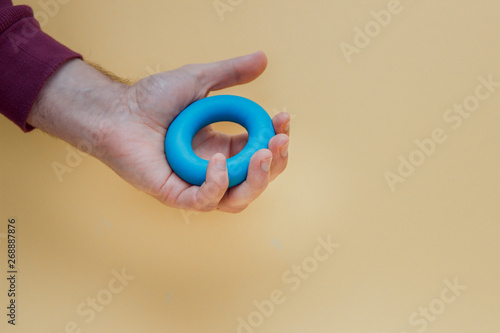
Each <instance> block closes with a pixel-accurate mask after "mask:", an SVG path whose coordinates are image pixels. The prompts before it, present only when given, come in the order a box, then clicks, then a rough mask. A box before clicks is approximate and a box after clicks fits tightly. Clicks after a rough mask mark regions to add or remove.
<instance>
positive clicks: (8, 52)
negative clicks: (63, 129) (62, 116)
mask: <svg viewBox="0 0 500 333" xmlns="http://www.w3.org/2000/svg"><path fill="white" fill-rule="evenodd" d="M0 58H1V61H0V73H1V74H0V75H1V80H0V112H1V113H2V114H4V115H5V116H6V117H7V118H9V119H10V120H12V121H13V122H14V123H15V124H16V125H18V126H19V127H20V128H21V129H22V130H23V131H24V132H29V131H31V130H33V127H32V126H31V125H29V124H27V123H26V120H27V118H28V114H29V111H30V110H31V108H32V106H33V103H34V102H35V99H36V97H37V96H38V93H39V92H40V90H41V89H42V87H43V85H44V84H45V82H46V81H47V80H48V78H49V77H50V76H51V75H52V74H53V73H54V72H55V71H56V69H57V68H59V66H61V65H62V64H63V63H64V62H66V61H68V60H70V59H75V58H79V59H82V56H81V55H80V54H78V53H76V52H73V51H72V50H70V49H68V48H67V47H65V46H64V45H62V44H60V43H59V42H57V41H56V40H54V39H53V38H52V37H50V36H49V35H47V34H45V33H44V32H43V31H42V30H41V29H40V25H39V24H38V22H37V21H36V20H35V19H34V18H32V17H28V18H23V19H21V20H19V21H17V22H16V23H15V24H13V25H12V26H11V27H10V28H8V29H7V30H5V31H4V32H3V33H2V34H1V35H0Z"/></svg>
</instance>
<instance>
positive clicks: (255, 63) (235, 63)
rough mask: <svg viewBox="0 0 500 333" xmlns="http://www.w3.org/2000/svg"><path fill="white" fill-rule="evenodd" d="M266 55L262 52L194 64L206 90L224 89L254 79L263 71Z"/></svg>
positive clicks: (265, 64)
mask: <svg viewBox="0 0 500 333" xmlns="http://www.w3.org/2000/svg"><path fill="white" fill-rule="evenodd" d="M266 66H267V57H266V55H265V53H264V52H262V51H259V52H256V53H252V54H248V55H244V56H241V57H237V58H232V59H227V60H222V61H217V62H212V63H208V64H199V65H196V66H195V67H194V68H193V70H195V71H197V73H196V74H197V77H198V80H199V82H200V83H201V85H202V86H203V87H204V88H205V89H204V90H206V91H207V92H210V91H213V90H219V89H224V88H228V87H232V86H235V85H238V84H245V83H248V82H251V81H253V80H255V79H256V78H257V77H259V76H260V74H262V73H263V72H264V70H265V69H266Z"/></svg>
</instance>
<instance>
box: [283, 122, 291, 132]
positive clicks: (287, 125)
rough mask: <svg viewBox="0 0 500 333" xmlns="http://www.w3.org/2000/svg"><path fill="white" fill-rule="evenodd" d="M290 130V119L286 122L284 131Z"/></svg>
mask: <svg viewBox="0 0 500 333" xmlns="http://www.w3.org/2000/svg"><path fill="white" fill-rule="evenodd" d="M289 130H290V121H288V122H287V123H286V125H285V126H284V127H283V131H285V132H288V131H289Z"/></svg>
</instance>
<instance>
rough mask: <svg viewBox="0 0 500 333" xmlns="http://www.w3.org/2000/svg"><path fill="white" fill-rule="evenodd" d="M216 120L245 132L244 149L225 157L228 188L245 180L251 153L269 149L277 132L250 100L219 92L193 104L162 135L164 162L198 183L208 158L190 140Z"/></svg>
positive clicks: (201, 181)
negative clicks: (197, 153)
mask: <svg viewBox="0 0 500 333" xmlns="http://www.w3.org/2000/svg"><path fill="white" fill-rule="evenodd" d="M219 121H230V122H234V123H237V124H240V125H241V126H243V127H244V128H245V129H246V130H247V132H248V142H247V144H246V145H245V147H244V148H243V150H241V151H240V152H239V153H238V154H236V155H235V156H233V157H231V158H229V159H228V160H227V171H228V176H229V187H232V186H236V185H238V184H241V183H242V182H243V181H244V180H245V179H246V177H247V172H248V165H249V163H250V158H251V157H252V155H253V154H254V153H255V152H256V151H258V150H259V149H263V148H268V145H269V140H271V138H272V137H273V136H274V135H276V133H275V131H274V128H273V123H272V120H271V117H269V115H268V114H267V112H266V111H265V110H264V109H263V108H262V107H261V106H260V105H258V104H257V103H255V102H253V101H251V100H249V99H246V98H243V97H239V96H232V95H219V96H213V97H207V98H203V99H200V100H198V101H196V102H194V103H192V104H191V105H189V106H188V107H187V108H186V109H184V110H183V111H182V112H181V113H180V114H179V115H178V116H177V117H176V118H175V119H174V121H173V122H172V123H171V124H170V126H169V128H168V130H167V135H166V137H165V155H166V157H167V161H168V163H169V165H170V167H171V168H172V170H173V171H174V172H175V173H176V174H177V175H178V176H179V177H181V178H182V179H184V180H185V181H186V182H188V183H190V184H193V185H201V184H203V182H204V181H205V179H206V173H207V167H208V160H205V159H202V158H201V157H199V156H198V155H196V154H195V153H194V151H193V148H192V141H193V137H194V136H195V135H196V133H198V132H199V131H200V130H201V129H202V128H203V127H205V126H207V125H210V124H212V123H215V122H219Z"/></svg>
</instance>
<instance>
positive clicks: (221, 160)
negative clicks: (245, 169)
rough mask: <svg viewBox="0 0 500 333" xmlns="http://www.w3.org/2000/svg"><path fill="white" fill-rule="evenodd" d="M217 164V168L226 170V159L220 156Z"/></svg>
mask: <svg viewBox="0 0 500 333" xmlns="http://www.w3.org/2000/svg"><path fill="white" fill-rule="evenodd" d="M215 166H216V167H217V169H219V170H222V171H225V170H226V159H225V158H222V157H219V158H218V159H216V160H215Z"/></svg>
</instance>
